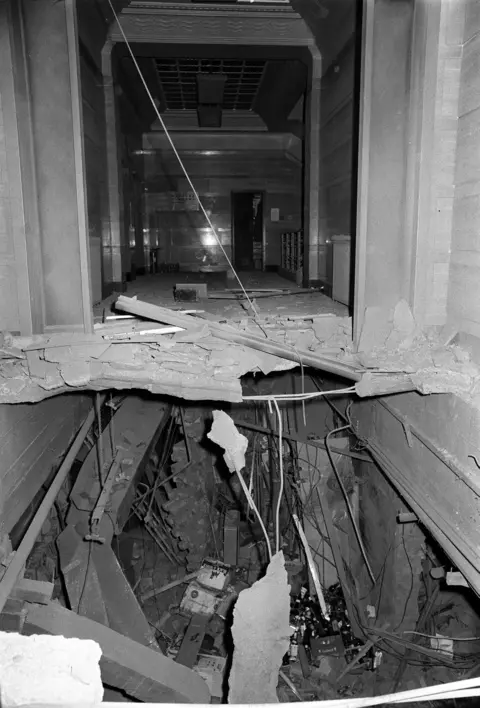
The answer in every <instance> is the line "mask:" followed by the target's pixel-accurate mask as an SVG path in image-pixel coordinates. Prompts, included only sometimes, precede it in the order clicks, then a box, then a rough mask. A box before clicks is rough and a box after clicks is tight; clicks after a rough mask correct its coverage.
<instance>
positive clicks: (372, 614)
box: [0, 374, 480, 703]
mask: <svg viewBox="0 0 480 708" xmlns="http://www.w3.org/2000/svg"><path fill="white" fill-rule="evenodd" d="M316 384H317V386H323V385H325V382H320V381H318V380H316ZM298 385H299V384H298V379H295V377H293V376H292V375H291V374H283V375H279V376H271V377H266V378H264V379H262V380H260V381H255V380H254V379H253V378H252V379H250V380H248V381H244V390H245V391H246V392H248V393H250V394H252V395H260V396H261V395H265V394H266V393H272V391H273V392H275V391H276V390H282V391H287V390H292V391H293V390H295V388H296V387H297V388H298ZM302 385H304V382H302ZM97 403H98V406H97V417H96V422H95V425H94V426H93V427H92V429H91V431H90V433H89V435H88V437H87V439H86V442H85V444H84V446H83V447H82V449H81V451H80V453H79V454H78V455H77V459H76V462H75V464H74V465H73V467H72V470H71V472H70V474H69V475H68V476H67V477H66V479H65V481H64V484H63V485H62V488H61V490H60V492H59V494H58V496H57V498H56V501H55V503H54V504H53V505H52V507H51V509H50V512H49V514H48V516H47V518H46V520H45V521H44V523H43V525H42V528H41V532H40V534H39V535H38V538H37V539H36V543H35V545H34V547H33V550H32V552H31V553H30V554H29V556H28V560H27V562H26V567H25V572H24V576H23V577H20V578H19V579H18V580H17V582H16V584H15V587H14V588H13V591H12V592H11V593H10V596H9V599H8V601H7V603H6V604H5V607H4V608H3V612H2V614H1V629H3V630H5V629H6V630H8V631H12V630H13V631H20V632H23V633H24V634H31V633H32V632H35V633H47V634H64V635H65V636H79V637H85V636H88V637H91V638H92V639H95V640H96V641H98V642H99V644H100V646H101V648H102V651H103V658H102V660H101V669H102V679H103V682H104V685H105V688H106V694H105V698H106V700H116V701H119V700H122V699H123V700H139V701H148V702H155V701H157V702H162V701H164V700H173V701H174V702H178V701H182V702H205V695H208V696H209V697H211V702H217V703H222V702H226V700H227V697H228V691H229V686H230V691H232V690H233V689H232V685H231V683H230V681H231V680H232V660H233V656H234V653H233V652H234V641H233V638H232V622H233V623H234V624H235V621H237V620H238V621H239V619H238V613H237V620H236V619H235V615H234V608H235V606H236V603H238V602H240V600H239V598H241V597H242V592H246V591H247V590H248V588H252V586H253V587H254V588H255V587H257V585H258V581H259V580H261V579H262V578H265V571H266V568H267V566H268V562H269V555H268V545H271V547H272V549H273V552H274V551H275V550H276V536H277V532H278V534H279V539H280V544H279V549H280V550H281V551H282V553H283V560H284V564H285V570H286V573H287V576H286V577H287V578H288V585H289V596H290V601H289V604H290V611H289V616H288V611H287V617H286V620H287V621H288V623H289V626H290V629H289V632H288V633H289V634H290V638H289V639H288V641H287V644H286V647H284V649H283V650H282V656H283V658H282V659H281V667H280V671H279V670H278V669H279V667H276V669H275V667H273V668H271V667H270V668H269V669H268V670H269V671H271V672H273V674H272V675H273V678H272V677H271V678H272V680H273V681H274V687H275V690H276V696H277V697H278V700H279V701H280V702H288V701H294V700H299V699H301V700H318V699H326V698H336V697H340V696H371V695H380V694H384V693H388V692H391V691H399V690H403V689H407V688H408V689H412V688H419V687H422V686H429V685H434V684H437V683H439V682H445V681H448V680H455V679H459V678H466V677H469V676H475V675H476V674H477V673H480V668H479V667H480V639H478V636H479V635H480V615H479V614H478V612H479V607H478V602H477V598H476V597H474V596H473V593H472V592H471V591H470V590H468V589H467V588H465V587H460V588H459V587H458V585H456V583H461V582H462V581H461V578H460V579H459V578H458V575H456V573H455V568H452V566H451V563H449V561H448V559H447V558H446V557H445V555H444V553H443V552H442V550H441V549H440V548H438V546H437V545H436V544H435V543H434V542H433V541H432V540H431V539H430V538H429V537H428V535H426V533H425V531H424V529H423V528H422V527H421V525H420V524H419V523H418V522H417V520H416V518H415V516H414V515H413V514H412V513H411V510H410V509H408V508H407V507H406V506H405V504H404V503H403V502H402V500H401V499H400V497H399V496H398V495H397V494H396V492H395V491H394V490H393V488H392V487H391V486H390V484H389V483H388V482H387V481H386V479H385V477H384V476H383V474H382V473H381V471H380V470H379V468H378V467H377V466H376V465H375V464H374V463H373V462H372V459H371V458H370V456H369V454H368V450H367V449H366V448H365V443H364V441H362V440H359V439H358V438H357V437H356V435H355V430H354V428H353V426H352V425H350V417H349V416H350V405H351V401H350V400H349V398H348V397H347V396H343V397H339V398H336V399H335V403H332V402H331V401H330V402H328V401H326V400H325V401H322V402H319V401H316V402H314V403H310V404H308V407H307V408H306V411H305V410H303V406H302V405H301V404H289V405H286V406H284V405H282V406H281V407H279V411H278V414H277V412H276V411H275V409H272V410H271V411H270V410H269V406H268V405H267V404H266V403H264V402H262V401H253V402H251V403H250V404H248V405H247V404H244V405H236V404H221V405H220V406H218V405H216V406H215V408H216V409H218V408H219V407H220V408H221V409H222V410H223V411H225V412H227V413H228V415H229V416H230V417H231V418H232V419H233V421H234V422H235V424H236V427H237V430H238V431H239V432H240V433H241V434H242V435H244V436H245V437H246V439H247V440H248V447H247V449H246V453H245V464H244V465H243V463H242V465H241V466H242V472H241V475H242V477H241V478H240V475H239V474H236V473H234V470H233V468H230V469H229V467H228V466H227V465H226V464H225V461H224V457H223V452H224V451H223V450H222V448H221V447H219V446H218V445H217V444H215V443H214V442H212V440H211V439H210V438H209V437H208V433H209V432H210V431H211V428H212V419H213V413H212V406H211V405H210V406H209V405H207V404H203V405H197V404H185V403H184V402H181V401H179V400H178V399H161V398H158V397H157V398H153V397H145V396H144V395H136V396H131V395H130V396H127V397H122V396H119V395H118V394H115V395H114V394H110V393H109V394H107V395H106V396H104V397H102V398H99V399H98V400H97ZM280 425H281V430H280V428H279V426H280ZM280 432H281V438H280V436H279V433H280ZM280 439H281V440H282V444H281V447H280V445H279V440H280ZM227 447H228V446H227ZM282 478H283V480H284V487H283V493H282V494H281V495H280V490H281V485H282ZM242 482H244V483H245V485H246V486H247V489H248V490H249V492H250V494H251V498H252V500H253V502H254V503H255V505H256V508H257V509H258V510H259V512H260V519H259V518H258V517H257V516H256V514H255V509H254V506H253V504H252V503H251V502H249V501H248V500H247V497H246V495H245V491H244V487H243V484H242ZM43 493H44V492H41V493H39V495H38V496H37V498H36V499H35V500H33V502H32V505H31V508H30V509H29V510H27V512H26V513H25V514H24V517H23V518H22V519H21V520H20V521H19V523H18V524H17V526H16V527H15V529H14V530H13V532H12V534H11V536H10V538H4V539H3V546H2V547H3V564H4V567H8V564H9V559H11V552H12V550H15V549H16V550H17V552H19V549H20V548H21V546H22V539H24V538H25V532H26V530H27V529H28V528H29V525H30V523H31V520H32V518H35V514H36V512H37V510H38V507H39V504H40V502H41V497H42V494H43ZM279 501H280V503H279ZM297 523H298V526H297ZM262 524H263V526H264V527H265V529H266V534H267V537H268V542H267V539H266V537H265V533H264V531H263V530H262ZM299 529H300V531H299ZM302 531H303V533H304V534H305V536H304V538H305V539H306V542H302V533H301V532H302ZM282 562H283V561H282ZM317 579H318V580H319V583H320V586H319V585H318V583H317V582H316V580H317ZM0 582H1V581H0ZM256 583H257V585H256ZM275 583H276V585H274V587H276V588H277V589H278V594H280V589H281V580H278V581H277V580H276V581H275ZM276 594H277V593H274V595H276ZM245 597H247V596H246V595H245ZM248 597H249V598H251V597H256V596H253V595H252V596H248ZM258 597H259V598H260V599H258ZM258 597H257V600H252V602H253V604H254V605H255V602H256V603H260V605H259V606H257V607H254V608H253V610H252V612H253V614H254V610H255V611H258V612H260V613H261V614H263V615H265V614H267V609H268V610H269V611H272V612H273V611H276V610H275V608H274V607H272V605H274V604H275V603H274V602H273V599H272V598H273V596H272V593H271V591H269V594H267V595H265V594H264V595H262V594H261V593H260V595H258ZM323 600H324V601H325V605H322V602H323ZM249 602H250V599H249ZM278 611H279V612H280V610H278ZM283 619H284V620H285V617H283ZM237 623H238V622H237ZM258 626H259V625H258V623H257V624H255V623H254V622H253V620H252V621H251V623H250V625H248V622H247V629H246V630H245V629H244V630H238V626H237V633H236V634H235V650H236V651H241V650H242V649H243V650H244V651H245V652H246V654H247V655H250V656H253V655H254V659H255V667H256V669H255V670H256V671H258V672H259V676H261V681H262V685H263V684H264V683H265V677H264V675H263V674H262V673H261V671H260V669H259V667H260V666H261V664H262V651H263V652H264V654H265V652H266V653H267V655H268V654H269V650H267V648H266V647H268V639H269V636H263V637H260V638H259V637H258V636H257V634H258V631H259V630H258ZM266 627H267V629H266V630H262V631H264V632H266V633H267V634H268V633H269V631H270V630H269V629H268V623H267V625H266ZM242 631H243V633H242ZM256 633H257V634H256ZM272 634H274V630H273V629H272ZM239 637H240V638H239ZM475 638H477V639H475ZM264 641H265V646H263V642H264ZM132 642H133V643H132ZM239 642H240V644H243V646H237V644H238V643H239ZM259 652H260V654H259V656H257V655H258V653H259ZM136 656H137V657H141V661H140V659H138V661H137V660H136V659H135V657H136ZM160 657H166V658H167V659H168V660H169V662H167V663H166V664H161V663H160V664H159V662H160ZM162 660H163V659H162ZM172 666H177V667H179V668H180V667H185V671H186V673H180V674H178V675H175V672H174V671H173V670H172ZM237 671H238V667H237ZM192 672H194V673H195V677H197V678H199V680H200V683H195V680H193V679H191V678H190V677H191V675H192ZM200 677H201V678H200ZM255 680H256V677H255V675H250V676H249V677H248V684H249V688H250V690H255ZM205 683H206V686H207V687H208V691H207V694H205V693H204V690H205V688H204V687H205ZM234 683H235V682H234ZM237 683H238V681H237ZM243 683H244V684H245V681H244V682H243ZM187 684H188V685H187ZM252 686H253V688H252ZM258 690H260V688H258ZM244 702H246V701H244Z"/></svg>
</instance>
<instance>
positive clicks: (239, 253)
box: [232, 192, 264, 270]
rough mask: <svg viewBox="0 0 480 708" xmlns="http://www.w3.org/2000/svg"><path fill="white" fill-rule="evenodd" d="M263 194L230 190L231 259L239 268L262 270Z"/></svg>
mask: <svg viewBox="0 0 480 708" xmlns="http://www.w3.org/2000/svg"><path fill="white" fill-rule="evenodd" d="M263 218H264V217H263V194H261V193H260V194H259V193H255V192H232V240H233V261H234V265H235V266H236V267H237V268H238V269H239V270H262V261H263Z"/></svg>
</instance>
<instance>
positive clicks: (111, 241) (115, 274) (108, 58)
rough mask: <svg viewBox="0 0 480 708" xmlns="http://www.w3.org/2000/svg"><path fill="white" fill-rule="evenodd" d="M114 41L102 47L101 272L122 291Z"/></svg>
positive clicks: (110, 286) (109, 287) (111, 286)
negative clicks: (104, 189)
mask: <svg viewBox="0 0 480 708" xmlns="http://www.w3.org/2000/svg"><path fill="white" fill-rule="evenodd" d="M114 46H115V45H114V43H113V42H112V41H111V40H108V41H107V42H106V43H105V46H104V47H103V49H102V74H103V90H104V94H105V125H106V140H107V175H108V204H109V216H110V219H109V221H110V223H109V228H105V229H103V239H104V240H103V244H102V246H103V248H102V252H103V272H104V280H105V285H106V288H107V290H108V291H110V292H111V291H112V290H119V289H120V290H121V289H122V288H121V284H122V282H123V270H124V269H123V268H122V243H123V235H122V229H123V223H124V220H123V199H122V197H121V194H123V184H122V180H121V178H120V165H119V155H118V153H119V148H118V117H117V107H116V98H115V86H114V80H113V79H114V77H113V64H112V52H113V48H114Z"/></svg>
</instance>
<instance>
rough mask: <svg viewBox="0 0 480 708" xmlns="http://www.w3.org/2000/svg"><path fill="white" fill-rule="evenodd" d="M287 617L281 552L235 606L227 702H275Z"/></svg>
mask: <svg viewBox="0 0 480 708" xmlns="http://www.w3.org/2000/svg"><path fill="white" fill-rule="evenodd" d="M289 616H290V586H289V585H288V583H287V571H286V570H285V562H284V558H283V553H282V552H281V551H280V552H279V553H277V554H276V555H275V556H274V557H273V558H272V560H271V562H270V564H269V566H268V569H267V573H266V575H265V577H264V578H262V579H261V580H258V581H257V582H256V583H254V585H252V587H251V588H248V590H243V592H241V593H240V595H239V598H238V600H237V604H236V605H235V610H234V616H233V627H232V635H233V641H234V645H235V648H234V651H233V663H232V670H231V672H230V678H229V689H230V690H229V694H228V702H229V703H243V704H259V703H260V704H261V703H278V697H277V691H276V688H277V683H278V672H279V669H280V667H281V665H282V659H283V657H284V655H285V653H286V651H287V649H288V646H289V643H290V640H289V637H290V624H289Z"/></svg>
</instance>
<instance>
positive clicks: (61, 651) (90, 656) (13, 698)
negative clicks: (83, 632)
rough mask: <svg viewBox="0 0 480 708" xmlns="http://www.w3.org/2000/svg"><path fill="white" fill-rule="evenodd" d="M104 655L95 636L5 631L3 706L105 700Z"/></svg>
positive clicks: (0, 654)
mask: <svg viewBox="0 0 480 708" xmlns="http://www.w3.org/2000/svg"><path fill="white" fill-rule="evenodd" d="M101 655H102V651H101V649H100V646H99V645H98V644H97V642H95V641H92V640H91V639H76V638H69V639H67V638H65V637H62V636H46V635H32V636H29V637H24V636H22V635H21V634H15V633H11V632H1V633H0V700H1V704H2V706H26V705H35V704H37V705H39V704H44V705H52V704H58V705H71V704H77V705H80V704H82V705H87V706H88V705H95V704H99V703H101V702H102V699H103V685H102V679H101V675H100V666H99V661H100V657H101Z"/></svg>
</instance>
